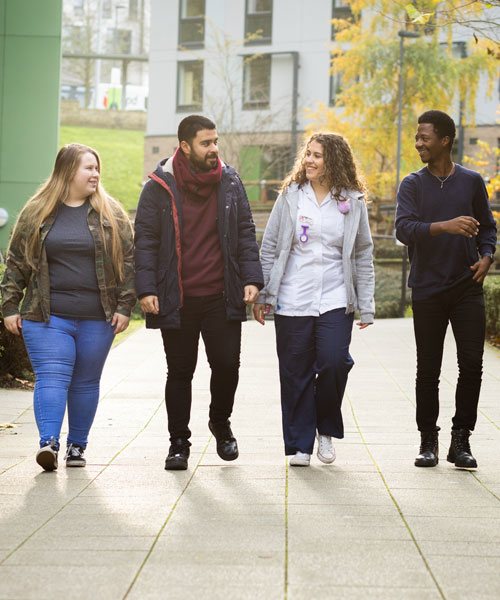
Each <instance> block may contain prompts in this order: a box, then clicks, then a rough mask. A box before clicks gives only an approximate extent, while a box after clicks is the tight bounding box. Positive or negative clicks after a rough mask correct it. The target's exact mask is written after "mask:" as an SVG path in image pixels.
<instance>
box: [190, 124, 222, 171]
mask: <svg viewBox="0 0 500 600" xmlns="http://www.w3.org/2000/svg"><path fill="white" fill-rule="evenodd" d="M218 143H219V138H218V137H217V130H216V129H201V130H200V131H198V133H197V134H196V136H195V137H194V138H193V140H192V141H191V143H190V144H189V143H188V142H186V141H182V142H181V149H182V151H183V152H184V154H185V155H186V158H187V159H188V160H189V162H190V163H191V164H192V165H193V167H194V168H195V169H196V170H197V171H211V170H212V169H215V168H217V165H218V162H219V146H218Z"/></svg>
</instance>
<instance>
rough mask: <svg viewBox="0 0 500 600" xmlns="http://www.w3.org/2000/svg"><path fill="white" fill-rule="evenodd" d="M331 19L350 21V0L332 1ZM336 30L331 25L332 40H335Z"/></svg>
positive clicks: (351, 17) (351, 18)
mask: <svg viewBox="0 0 500 600" xmlns="http://www.w3.org/2000/svg"><path fill="white" fill-rule="evenodd" d="M332 19H342V20H344V21H352V20H353V14H352V10H351V6H350V0H333V1H332ZM337 31H338V29H336V28H335V25H334V24H333V23H332V40H334V39H335V34H336V33H337Z"/></svg>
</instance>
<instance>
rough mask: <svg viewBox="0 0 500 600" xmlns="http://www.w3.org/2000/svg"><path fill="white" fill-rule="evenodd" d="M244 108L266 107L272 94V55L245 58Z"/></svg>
mask: <svg viewBox="0 0 500 600" xmlns="http://www.w3.org/2000/svg"><path fill="white" fill-rule="evenodd" d="M244 61H245V62H244V65H243V108H266V107H267V106H269V100H270V96H271V55H270V54H264V55H261V56H256V57H253V56H252V57H250V58H247V59H244Z"/></svg>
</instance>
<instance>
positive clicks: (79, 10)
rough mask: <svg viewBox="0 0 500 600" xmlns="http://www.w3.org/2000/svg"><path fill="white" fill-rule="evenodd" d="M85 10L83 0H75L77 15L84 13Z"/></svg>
mask: <svg viewBox="0 0 500 600" xmlns="http://www.w3.org/2000/svg"><path fill="white" fill-rule="evenodd" d="M83 11H84V5H83V0H73V12H74V13H75V15H83Z"/></svg>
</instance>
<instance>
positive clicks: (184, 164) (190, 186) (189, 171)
mask: <svg viewBox="0 0 500 600" xmlns="http://www.w3.org/2000/svg"><path fill="white" fill-rule="evenodd" d="M173 166H174V177H175V182H176V184H177V188H178V189H179V191H180V192H181V195H182V196H188V197H189V198H192V199H194V200H198V201H200V200H206V199H208V198H210V196H211V195H212V194H215V192H216V187H217V184H218V183H219V181H220V180H221V177H222V163H221V161H220V159H217V167H216V168H215V169H211V170H210V171H199V172H195V171H194V169H193V167H192V165H191V163H190V162H189V160H188V159H187V158H186V156H185V155H184V152H183V151H182V150H181V149H180V148H177V150H176V151H175V154H174V159H173Z"/></svg>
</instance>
